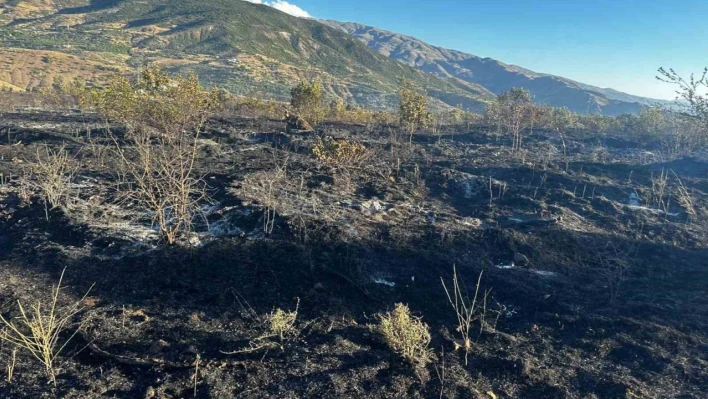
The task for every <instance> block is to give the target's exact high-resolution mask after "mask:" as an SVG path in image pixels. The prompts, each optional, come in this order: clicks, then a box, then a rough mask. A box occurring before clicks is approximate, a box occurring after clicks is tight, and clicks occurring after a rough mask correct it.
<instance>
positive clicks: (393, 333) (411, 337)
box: [374, 303, 433, 366]
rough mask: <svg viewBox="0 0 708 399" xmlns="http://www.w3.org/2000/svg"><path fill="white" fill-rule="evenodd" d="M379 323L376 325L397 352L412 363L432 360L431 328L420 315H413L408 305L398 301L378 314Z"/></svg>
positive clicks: (424, 362)
mask: <svg viewBox="0 0 708 399" xmlns="http://www.w3.org/2000/svg"><path fill="white" fill-rule="evenodd" d="M378 318H379V324H378V325H376V326H374V329H375V330H376V331H378V332H379V333H380V334H381V335H382V336H383V338H384V340H385V341H386V343H387V344H388V346H390V347H391V349H393V350H394V351H395V352H396V353H399V354H400V355H402V356H403V357H404V358H406V359H407V360H408V361H409V362H410V363H411V364H413V365H419V366H425V365H426V364H427V363H428V362H430V360H432V357H433V352H432V350H431V349H429V348H428V345H429V344H430V339H431V338H430V329H429V328H428V325H427V324H425V323H424V322H423V321H422V320H421V319H420V318H419V317H415V316H413V315H411V312H410V309H408V306H406V305H404V304H402V303H397V304H396V306H395V308H394V309H393V310H392V311H390V312H387V313H384V314H380V315H378Z"/></svg>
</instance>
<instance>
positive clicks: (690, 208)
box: [671, 170, 698, 220]
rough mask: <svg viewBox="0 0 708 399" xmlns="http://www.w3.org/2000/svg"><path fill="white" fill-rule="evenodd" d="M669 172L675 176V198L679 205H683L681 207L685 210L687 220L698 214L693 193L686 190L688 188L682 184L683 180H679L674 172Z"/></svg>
mask: <svg viewBox="0 0 708 399" xmlns="http://www.w3.org/2000/svg"><path fill="white" fill-rule="evenodd" d="M671 173H673V174H674V177H675V178H676V182H677V184H676V199H677V201H678V203H679V205H681V207H683V209H684V210H685V211H686V213H687V214H688V217H689V220H690V219H695V218H696V217H697V216H698V212H697V211H696V205H695V199H694V197H693V194H692V193H691V192H690V191H689V190H688V188H686V186H685V185H684V184H683V181H681V179H680V178H679V176H678V175H677V174H676V172H674V171H673V170H672V171H671Z"/></svg>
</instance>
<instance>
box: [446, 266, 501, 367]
mask: <svg viewBox="0 0 708 399" xmlns="http://www.w3.org/2000/svg"><path fill="white" fill-rule="evenodd" d="M440 281H441V282H442V285H443V288H444V289H445V294H447V299H448V301H450V305H452V308H453V309H454V310H455V315H456V316H457V329H456V330H457V332H458V333H459V334H460V336H461V337H462V339H461V340H459V341H455V350H460V349H461V350H463V351H464V352H465V364H467V357H468V355H469V353H470V351H471V350H472V339H471V336H472V326H473V325H474V323H475V322H479V333H480V334H481V333H482V332H483V331H484V327H485V324H486V321H485V318H486V316H487V297H488V296H489V294H490V291H485V292H484V293H483V294H482V296H481V297H480V295H479V288H480V285H481V282H482V273H479V278H477V285H476V287H475V292H474V296H473V297H472V299H471V300H470V298H469V297H468V296H467V295H465V294H464V293H463V292H462V287H461V285H460V281H459V280H458V278H457V268H454V269H453V275H452V293H451V292H450V290H448V288H447V285H445V280H443V279H442V278H441V279H440Z"/></svg>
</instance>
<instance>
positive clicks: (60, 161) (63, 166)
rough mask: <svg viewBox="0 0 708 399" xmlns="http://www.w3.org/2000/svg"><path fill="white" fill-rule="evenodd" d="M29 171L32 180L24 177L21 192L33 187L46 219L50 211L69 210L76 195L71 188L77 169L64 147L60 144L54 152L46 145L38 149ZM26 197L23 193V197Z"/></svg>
mask: <svg viewBox="0 0 708 399" xmlns="http://www.w3.org/2000/svg"><path fill="white" fill-rule="evenodd" d="M31 170H32V178H30V179H27V177H28V176H24V178H23V180H24V181H23V182H21V186H23V185H24V187H23V191H24V189H28V188H29V187H33V188H34V189H35V190H37V191H39V192H40V193H41V196H42V200H43V202H44V208H45V211H46V214H47V218H49V210H50V209H54V208H57V207H59V208H63V209H64V210H69V209H71V207H72V205H73V204H74V202H75V199H76V198H77V193H75V192H72V188H71V184H72V182H73V180H74V177H75V174H76V170H77V168H76V165H75V163H74V159H73V158H72V157H71V156H70V155H69V152H68V151H67V150H66V145H64V144H62V145H61V146H60V147H59V148H57V149H56V150H53V149H51V148H49V146H48V145H44V147H43V148H42V149H39V148H38V149H37V151H36V154H35V161H34V163H33V164H32V166H31ZM25 179H26V180H25ZM27 185H28V186H29V187H27ZM26 195H27V193H26V192H24V193H23V196H26Z"/></svg>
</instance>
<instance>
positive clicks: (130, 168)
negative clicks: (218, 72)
mask: <svg viewBox="0 0 708 399" xmlns="http://www.w3.org/2000/svg"><path fill="white" fill-rule="evenodd" d="M222 97H223V93H221V92H219V91H218V90H216V89H214V90H212V91H207V90H204V89H203V88H202V87H201V86H200V85H199V81H198V79H197V78H196V76H195V75H191V76H188V77H184V76H180V77H178V78H177V79H172V78H170V77H168V76H167V74H166V73H165V72H163V71H161V70H159V69H157V68H147V69H145V70H143V71H142V73H141V75H140V79H139V80H138V81H137V82H130V81H128V80H127V79H125V78H124V77H122V76H118V77H116V78H115V79H114V80H113V82H111V84H110V85H109V86H108V87H107V88H106V89H104V90H98V89H96V90H92V91H90V92H89V93H88V95H87V96H85V103H87V104H90V105H92V106H94V107H95V108H96V109H97V110H98V111H99V113H100V114H101V115H103V116H104V117H106V118H107V119H108V120H112V121H115V122H118V123H120V124H122V125H124V126H125V127H126V129H127V135H126V136H127V138H128V139H129V140H128V141H123V140H120V139H119V138H118V137H116V136H113V141H114V143H115V147H116V150H117V153H118V156H119V159H120V170H119V174H120V177H121V181H122V182H123V184H121V185H120V188H119V189H120V193H121V199H122V200H123V201H125V202H128V203H131V204H135V205H137V206H138V207H139V208H141V209H143V210H145V211H146V212H147V213H149V214H150V215H151V217H152V221H153V223H154V224H155V225H157V226H158V228H159V230H160V233H161V236H162V237H163V238H164V239H165V241H166V242H167V243H168V244H174V243H175V242H176V241H177V239H178V237H179V236H180V235H182V234H183V233H186V232H189V231H190V230H191V228H192V225H193V221H194V218H195V216H196V215H198V214H199V213H200V209H201V204H202V203H203V202H205V201H206V200H207V199H208V195H207V191H206V183H205V182H204V180H203V179H202V178H201V176H199V175H197V172H196V163H197V157H198V155H199V148H200V145H199V136H200V133H201V131H202V129H203V126H204V124H205V123H206V121H207V119H208V118H209V116H210V115H212V114H213V113H214V112H215V111H216V110H217V109H218V108H219V106H220V104H221V102H222V100H223V98H222ZM131 144H132V145H131Z"/></svg>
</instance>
